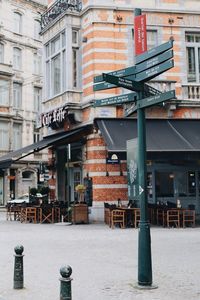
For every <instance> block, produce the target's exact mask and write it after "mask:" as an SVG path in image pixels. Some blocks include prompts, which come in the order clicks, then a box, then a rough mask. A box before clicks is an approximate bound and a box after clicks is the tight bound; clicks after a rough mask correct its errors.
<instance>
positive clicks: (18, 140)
mask: <svg viewBox="0 0 200 300" xmlns="http://www.w3.org/2000/svg"><path fill="white" fill-rule="evenodd" d="M12 141H13V150H17V149H19V148H21V147H22V125H21V124H18V123H14V124H13V139H12Z"/></svg>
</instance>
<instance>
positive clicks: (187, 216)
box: [183, 209, 195, 227]
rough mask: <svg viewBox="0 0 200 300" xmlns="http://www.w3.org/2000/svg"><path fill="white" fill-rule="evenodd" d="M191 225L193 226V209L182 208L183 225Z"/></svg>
mask: <svg viewBox="0 0 200 300" xmlns="http://www.w3.org/2000/svg"><path fill="white" fill-rule="evenodd" d="M187 225H191V226H192V227H195V210H190V209H184V211H183V227H186V226H187Z"/></svg>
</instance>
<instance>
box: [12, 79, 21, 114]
mask: <svg viewBox="0 0 200 300" xmlns="http://www.w3.org/2000/svg"><path fill="white" fill-rule="evenodd" d="M13 108H15V109H21V108H22V85H21V84H20V83H17V82H15V83H13Z"/></svg>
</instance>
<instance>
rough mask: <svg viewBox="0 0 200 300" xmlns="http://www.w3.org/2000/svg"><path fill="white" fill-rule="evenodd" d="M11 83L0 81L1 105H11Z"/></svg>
mask: <svg viewBox="0 0 200 300" xmlns="http://www.w3.org/2000/svg"><path fill="white" fill-rule="evenodd" d="M9 86H10V85H9V81H8V80H2V79H0V105H9Z"/></svg>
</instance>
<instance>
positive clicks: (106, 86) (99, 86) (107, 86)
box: [93, 82, 117, 92]
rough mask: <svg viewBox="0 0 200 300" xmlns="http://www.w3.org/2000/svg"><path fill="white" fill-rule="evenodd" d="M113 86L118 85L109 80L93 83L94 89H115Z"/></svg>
mask: <svg viewBox="0 0 200 300" xmlns="http://www.w3.org/2000/svg"><path fill="white" fill-rule="evenodd" d="M113 88H117V86H116V85H115V84H111V83H108V82H101V83H99V84H95V85H93V91H95V92H96V91H102V90H108V89H113Z"/></svg>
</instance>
